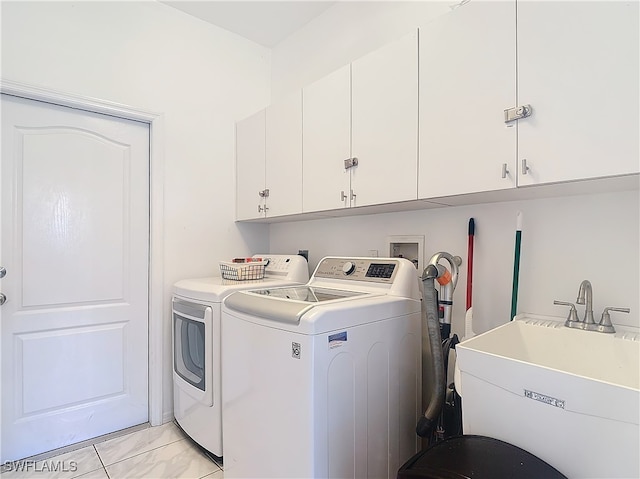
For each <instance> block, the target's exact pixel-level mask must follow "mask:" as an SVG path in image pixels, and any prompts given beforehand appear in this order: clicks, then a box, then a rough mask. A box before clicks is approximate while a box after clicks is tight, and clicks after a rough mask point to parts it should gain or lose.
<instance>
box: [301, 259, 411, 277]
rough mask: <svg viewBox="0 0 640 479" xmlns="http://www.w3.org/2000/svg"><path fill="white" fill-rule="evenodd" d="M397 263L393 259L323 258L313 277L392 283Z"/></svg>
mask: <svg viewBox="0 0 640 479" xmlns="http://www.w3.org/2000/svg"><path fill="white" fill-rule="evenodd" d="M398 263H399V261H398V260H396V259H393V258H324V259H322V261H320V264H318V267H317V268H316V271H315V272H314V274H313V276H314V277H316V278H330V279H340V280H350V281H368V282H373V283H393V280H394V278H395V275H396V271H397V270H398V266H399V265H398Z"/></svg>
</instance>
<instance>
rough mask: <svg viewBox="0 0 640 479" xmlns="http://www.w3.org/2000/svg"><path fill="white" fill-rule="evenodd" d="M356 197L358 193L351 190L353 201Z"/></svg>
mask: <svg viewBox="0 0 640 479" xmlns="http://www.w3.org/2000/svg"><path fill="white" fill-rule="evenodd" d="M355 199H356V194H355V193H354V192H353V190H351V201H354V200H355Z"/></svg>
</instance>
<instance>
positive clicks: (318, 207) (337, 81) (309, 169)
mask: <svg viewBox="0 0 640 479" xmlns="http://www.w3.org/2000/svg"><path fill="white" fill-rule="evenodd" d="M350 71H351V67H350V65H346V66H344V67H342V68H340V69H339V70H336V71H335V72H333V73H331V74H330V75H328V76H326V77H323V78H321V79H320V80H318V81H316V82H315V83H312V84H311V85H309V86H307V87H305V88H303V90H302V97H303V135H302V138H303V140H302V144H303V160H302V165H303V170H302V171H303V174H302V206H303V211H305V212H311V211H322V210H332V209H338V208H343V207H345V206H349V190H350V188H351V186H350V181H351V178H350V172H349V170H347V169H345V168H344V160H346V159H348V158H351V73H350Z"/></svg>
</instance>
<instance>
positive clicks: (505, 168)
mask: <svg viewBox="0 0 640 479" xmlns="http://www.w3.org/2000/svg"><path fill="white" fill-rule="evenodd" d="M508 174H509V168H507V164H506V163H502V177H503V178H506V177H507V175H508Z"/></svg>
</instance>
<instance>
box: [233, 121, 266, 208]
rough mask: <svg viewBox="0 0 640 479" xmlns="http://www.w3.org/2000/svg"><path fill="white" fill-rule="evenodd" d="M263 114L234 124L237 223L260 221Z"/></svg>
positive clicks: (263, 160)
mask: <svg viewBox="0 0 640 479" xmlns="http://www.w3.org/2000/svg"><path fill="white" fill-rule="evenodd" d="M264 168H265V110H261V111H259V112H258V113H256V114H254V115H252V116H250V117H248V118H246V119H244V120H242V121H239V122H238V123H236V219H237V220H250V219H256V218H263V217H264V216H265V214H264V207H265V198H264V197H262V196H261V193H262V192H264V190H265V189H266V187H265V171H264Z"/></svg>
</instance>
